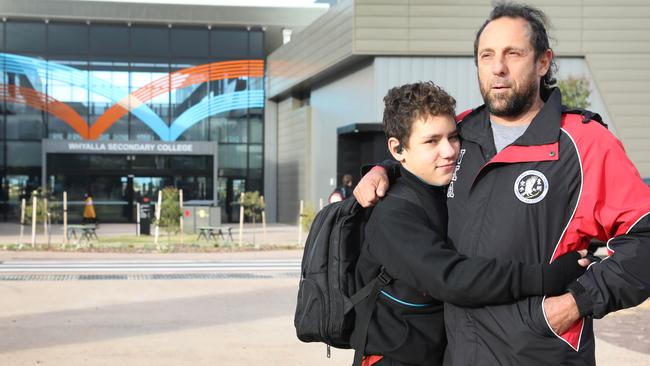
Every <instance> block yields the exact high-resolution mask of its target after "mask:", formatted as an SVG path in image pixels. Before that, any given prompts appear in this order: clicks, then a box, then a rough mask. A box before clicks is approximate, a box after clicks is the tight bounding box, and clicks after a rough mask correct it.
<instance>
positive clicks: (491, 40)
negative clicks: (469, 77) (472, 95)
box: [477, 17, 550, 117]
mask: <svg viewBox="0 0 650 366" xmlns="http://www.w3.org/2000/svg"><path fill="white" fill-rule="evenodd" d="M530 32H531V30H530V26H529V25H528V23H527V22H526V21H525V20H524V19H522V18H508V17H503V18H499V19H496V20H493V21H491V22H490V23H488V25H487V26H486V27H485V29H484V30H483V33H482V34H481V36H480V38H479V42H478V51H477V65H478V79H479V86H480V89H481V95H482V96H483V101H484V102H485V104H486V106H487V108H488V111H489V112H490V113H491V114H493V115H496V116H499V117H517V116H520V115H521V114H523V113H525V112H526V111H528V109H530V107H531V106H532V105H533V103H534V102H535V99H536V98H539V83H540V78H541V77H542V76H543V75H544V74H546V71H548V66H547V65H546V64H545V62H540V61H537V60H536V59H535V51H534V49H533V46H532V44H531V43H530ZM549 52H550V51H549ZM546 56H547V55H544V57H546ZM545 60H546V59H545V58H544V60H543V61H545Z"/></svg>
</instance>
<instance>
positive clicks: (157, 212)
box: [154, 191, 162, 249]
mask: <svg viewBox="0 0 650 366" xmlns="http://www.w3.org/2000/svg"><path fill="white" fill-rule="evenodd" d="M161 206H162V191H158V205H156V233H155V235H156V236H155V238H154V244H156V246H158V232H159V228H160V225H159V222H160V208H161ZM158 249H160V248H158Z"/></svg>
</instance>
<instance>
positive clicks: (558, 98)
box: [458, 88, 562, 151]
mask: <svg viewBox="0 0 650 366" xmlns="http://www.w3.org/2000/svg"><path fill="white" fill-rule="evenodd" d="M561 119H562V95H561V94H560V89H559V88H554V89H553V91H552V92H551V94H550V95H549V96H548V98H547V99H546V101H545V103H544V105H543V106H542V109H541V110H540V111H539V113H537V115H536V116H535V117H534V118H533V120H532V122H531V123H530V126H528V129H526V132H524V134H523V135H521V136H520V137H519V138H518V139H517V140H516V141H515V142H514V143H513V145H519V146H533V145H545V144H551V143H554V142H557V141H558V140H559V138H560V122H561ZM458 127H459V131H460V135H461V136H462V137H463V139H465V140H469V141H472V142H475V143H477V144H479V145H481V146H482V147H484V148H487V149H488V150H491V151H494V150H495V147H494V136H493V134H492V127H491V126H490V114H489V113H488V111H487V108H485V105H482V106H480V107H478V108H477V109H476V110H474V113H471V114H470V115H469V116H468V117H466V118H465V120H463V121H462V122H461V123H460V124H459V125H458Z"/></svg>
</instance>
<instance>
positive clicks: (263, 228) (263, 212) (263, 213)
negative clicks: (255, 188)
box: [260, 196, 266, 243]
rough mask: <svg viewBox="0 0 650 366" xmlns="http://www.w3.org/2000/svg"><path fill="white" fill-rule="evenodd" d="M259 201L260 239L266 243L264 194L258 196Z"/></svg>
mask: <svg viewBox="0 0 650 366" xmlns="http://www.w3.org/2000/svg"><path fill="white" fill-rule="evenodd" d="M260 201H261V202H262V207H264V208H263V209H262V241H264V243H266V205H265V204H264V196H260Z"/></svg>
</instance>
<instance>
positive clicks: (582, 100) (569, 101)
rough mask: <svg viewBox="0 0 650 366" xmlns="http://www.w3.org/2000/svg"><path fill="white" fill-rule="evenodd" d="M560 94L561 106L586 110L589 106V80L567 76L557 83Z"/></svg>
mask: <svg viewBox="0 0 650 366" xmlns="http://www.w3.org/2000/svg"><path fill="white" fill-rule="evenodd" d="M557 85H558V87H559V88H560V91H561V92H562V104H564V105H566V106H567V107H569V108H581V109H587V108H589V106H591V103H589V101H588V99H589V94H591V91H590V90H589V80H587V79H586V78H584V77H575V76H569V77H568V78H566V79H561V80H558V82H557Z"/></svg>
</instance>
